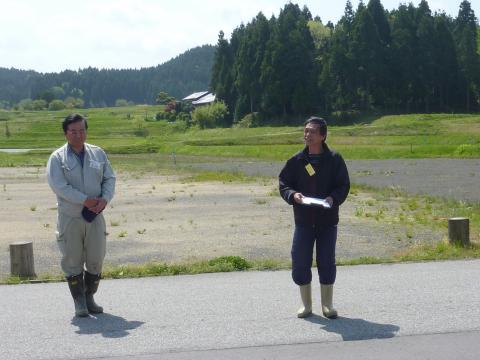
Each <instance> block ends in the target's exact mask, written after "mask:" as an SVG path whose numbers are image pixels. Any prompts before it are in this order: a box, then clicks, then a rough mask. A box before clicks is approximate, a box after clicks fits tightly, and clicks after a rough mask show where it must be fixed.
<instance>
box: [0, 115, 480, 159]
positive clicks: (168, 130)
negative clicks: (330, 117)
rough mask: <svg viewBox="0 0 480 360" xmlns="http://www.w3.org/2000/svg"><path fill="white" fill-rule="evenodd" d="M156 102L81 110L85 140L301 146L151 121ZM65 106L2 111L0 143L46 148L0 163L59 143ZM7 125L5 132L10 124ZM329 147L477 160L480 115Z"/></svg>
mask: <svg viewBox="0 0 480 360" xmlns="http://www.w3.org/2000/svg"><path fill="white" fill-rule="evenodd" d="M160 108H161V107H160V106H134V107H125V108H104V109H85V110H81V112H82V113H84V114H86V115H88V117H89V119H90V120H89V124H90V129H89V140H88V141H90V142H91V143H93V144H98V145H100V146H102V147H104V148H105V149H106V150H107V151H108V152H109V153H128V154H132V153H148V152H158V153H164V154H171V153H176V154H184V155H203V156H224V157H243V158H255V159H269V160H285V159H286V158H288V157H289V156H290V155H291V154H292V153H293V152H295V151H296V150H297V149H298V146H299V145H300V144H301V143H302V126H301V124H299V126H293V127H292V126H290V127H285V126H284V127H262V128H252V129H240V128H225V129H208V130H199V129H196V128H187V127H186V124H185V123H182V122H179V123H167V122H165V121H155V120H154V118H155V114H156V112H157V111H158V110H159V109H160ZM66 114H67V112H66V111H59V112H48V111H37V112H14V111H0V148H24V149H48V150H40V151H37V152H39V153H40V154H41V155H36V156H35V155H23V156H13V155H6V154H1V153H0V166H8V165H13V166H15V165H17V164H30V165H35V164H38V162H39V161H40V160H43V159H45V155H46V154H47V153H48V152H49V151H50V150H51V149H54V148H56V147H58V146H60V145H61V144H62V143H63V141H64V138H63V134H62V131H61V128H60V122H61V120H62V118H64V117H65V115H66ZM7 127H8V136H7V131H6V129H7ZM328 142H329V144H330V145H331V146H332V147H333V148H335V149H337V150H338V151H340V152H341V153H342V154H343V155H344V157H345V158H346V159H393V158H436V157H449V158H451V157H454V158H479V157H480V115H471V114H466V115H462V114H430V115H425V114H410V115H395V116H382V117H378V118H373V119H371V118H369V119H368V121H367V120H365V121H364V122H359V123H358V124H355V125H348V126H346V125H345V126H330V127H329V138H328Z"/></svg>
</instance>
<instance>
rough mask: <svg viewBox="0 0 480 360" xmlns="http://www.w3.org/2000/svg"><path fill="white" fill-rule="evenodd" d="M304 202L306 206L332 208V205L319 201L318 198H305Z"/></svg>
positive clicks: (323, 200)
mask: <svg viewBox="0 0 480 360" xmlns="http://www.w3.org/2000/svg"><path fill="white" fill-rule="evenodd" d="M302 200H303V204H304V205H311V206H321V207H324V208H326V209H330V208H331V206H330V204H329V203H328V202H327V201H326V200H325V199H318V198H313V197H307V196H304V197H303V198H302Z"/></svg>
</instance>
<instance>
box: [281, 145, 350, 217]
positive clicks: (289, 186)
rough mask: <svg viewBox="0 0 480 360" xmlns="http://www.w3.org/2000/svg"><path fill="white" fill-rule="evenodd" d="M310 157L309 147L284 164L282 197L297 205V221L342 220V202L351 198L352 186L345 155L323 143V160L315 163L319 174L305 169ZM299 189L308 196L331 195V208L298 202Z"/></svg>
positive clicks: (295, 213) (321, 158)
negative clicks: (296, 198) (348, 197)
mask: <svg viewBox="0 0 480 360" xmlns="http://www.w3.org/2000/svg"><path fill="white" fill-rule="evenodd" d="M308 163H309V161H308V147H305V149H304V150H303V151H300V152H299V153H298V154H296V155H294V156H293V157H291V158H290V159H289V160H288V161H287V163H286V164H285V166H284V167H283V169H282V171H281V172H280V175H279V176H278V179H279V190H280V195H281V196H282V198H283V199H284V200H285V201H286V202H287V203H288V204H290V205H293V213H294V216H295V224H297V225H308V226H313V225H316V226H322V225H323V226H330V225H337V224H338V209H339V206H340V205H341V204H342V203H343V202H344V201H345V199H346V198H347V195H348V192H349V190H350V179H349V177H348V170H347V166H346V165H345V161H344V160H343V158H342V156H341V155H340V154H338V153H336V152H335V151H331V150H330V149H329V148H328V146H327V144H325V143H323V152H322V154H321V156H320V163H319V164H318V165H312V167H313V168H314V170H315V175H313V176H310V175H309V174H308V172H307V170H306V169H305V166H307V165H308ZM296 192H300V193H302V194H303V195H304V196H309V197H316V198H321V199H325V198H326V197H328V196H331V197H332V199H333V206H332V208H331V209H324V208H322V207H314V206H307V205H301V204H297V203H296V202H295V201H294V200H293V195H294V194H295V193H296Z"/></svg>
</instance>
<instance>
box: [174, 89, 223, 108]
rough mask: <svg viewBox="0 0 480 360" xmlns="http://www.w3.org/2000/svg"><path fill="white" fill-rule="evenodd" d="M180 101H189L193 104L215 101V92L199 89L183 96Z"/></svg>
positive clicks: (198, 104) (199, 104)
mask: <svg viewBox="0 0 480 360" xmlns="http://www.w3.org/2000/svg"><path fill="white" fill-rule="evenodd" d="M182 101H190V102H191V103H192V105H193V106H201V105H207V104H211V103H213V102H214V101H215V94H212V93H211V92H208V91H200V92H196V93H193V94H190V95H188V96H186V97H184V98H183V99H182Z"/></svg>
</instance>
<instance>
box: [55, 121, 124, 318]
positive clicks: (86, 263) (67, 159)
mask: <svg viewBox="0 0 480 360" xmlns="http://www.w3.org/2000/svg"><path fill="white" fill-rule="evenodd" d="M62 126H63V132H64V134H65V138H66V139H67V143H66V144H65V145H63V146H62V147H61V148H59V149H57V150H55V151H54V152H53V153H52V155H51V156H50V159H49V160H48V164H47V179H48V184H49V185H50V187H51V188H52V190H53V191H54V192H55V194H56V195H57V203H58V204H57V205H58V221H57V232H56V234H57V240H58V245H59V248H60V251H61V253H62V263H61V264H62V270H63V272H64V273H65V276H66V278H67V281H68V286H69V288H70V292H71V294H72V297H73V300H74V304H75V315H76V316H80V317H84V316H88V313H89V312H90V313H101V312H103V308H102V307H101V306H99V305H97V304H96V303H95V301H94V299H93V294H95V293H96V291H97V289H98V284H99V282H100V277H101V272H102V265H103V259H104V257H105V251H106V238H105V236H106V225H105V219H104V218H103V214H102V211H103V210H104V209H105V207H106V205H107V203H109V202H110V201H111V200H112V198H113V194H114V192H115V174H114V172H113V170H112V167H111V166H110V162H109V161H108V158H107V156H106V154H105V152H104V151H103V150H102V149H101V148H99V147H97V146H95V145H90V144H87V143H86V142H85V141H86V139H87V129H88V125H87V120H86V119H85V118H84V117H83V116H82V115H79V114H72V115H69V116H67V117H66V118H65V119H64V120H63V123H62Z"/></svg>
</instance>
